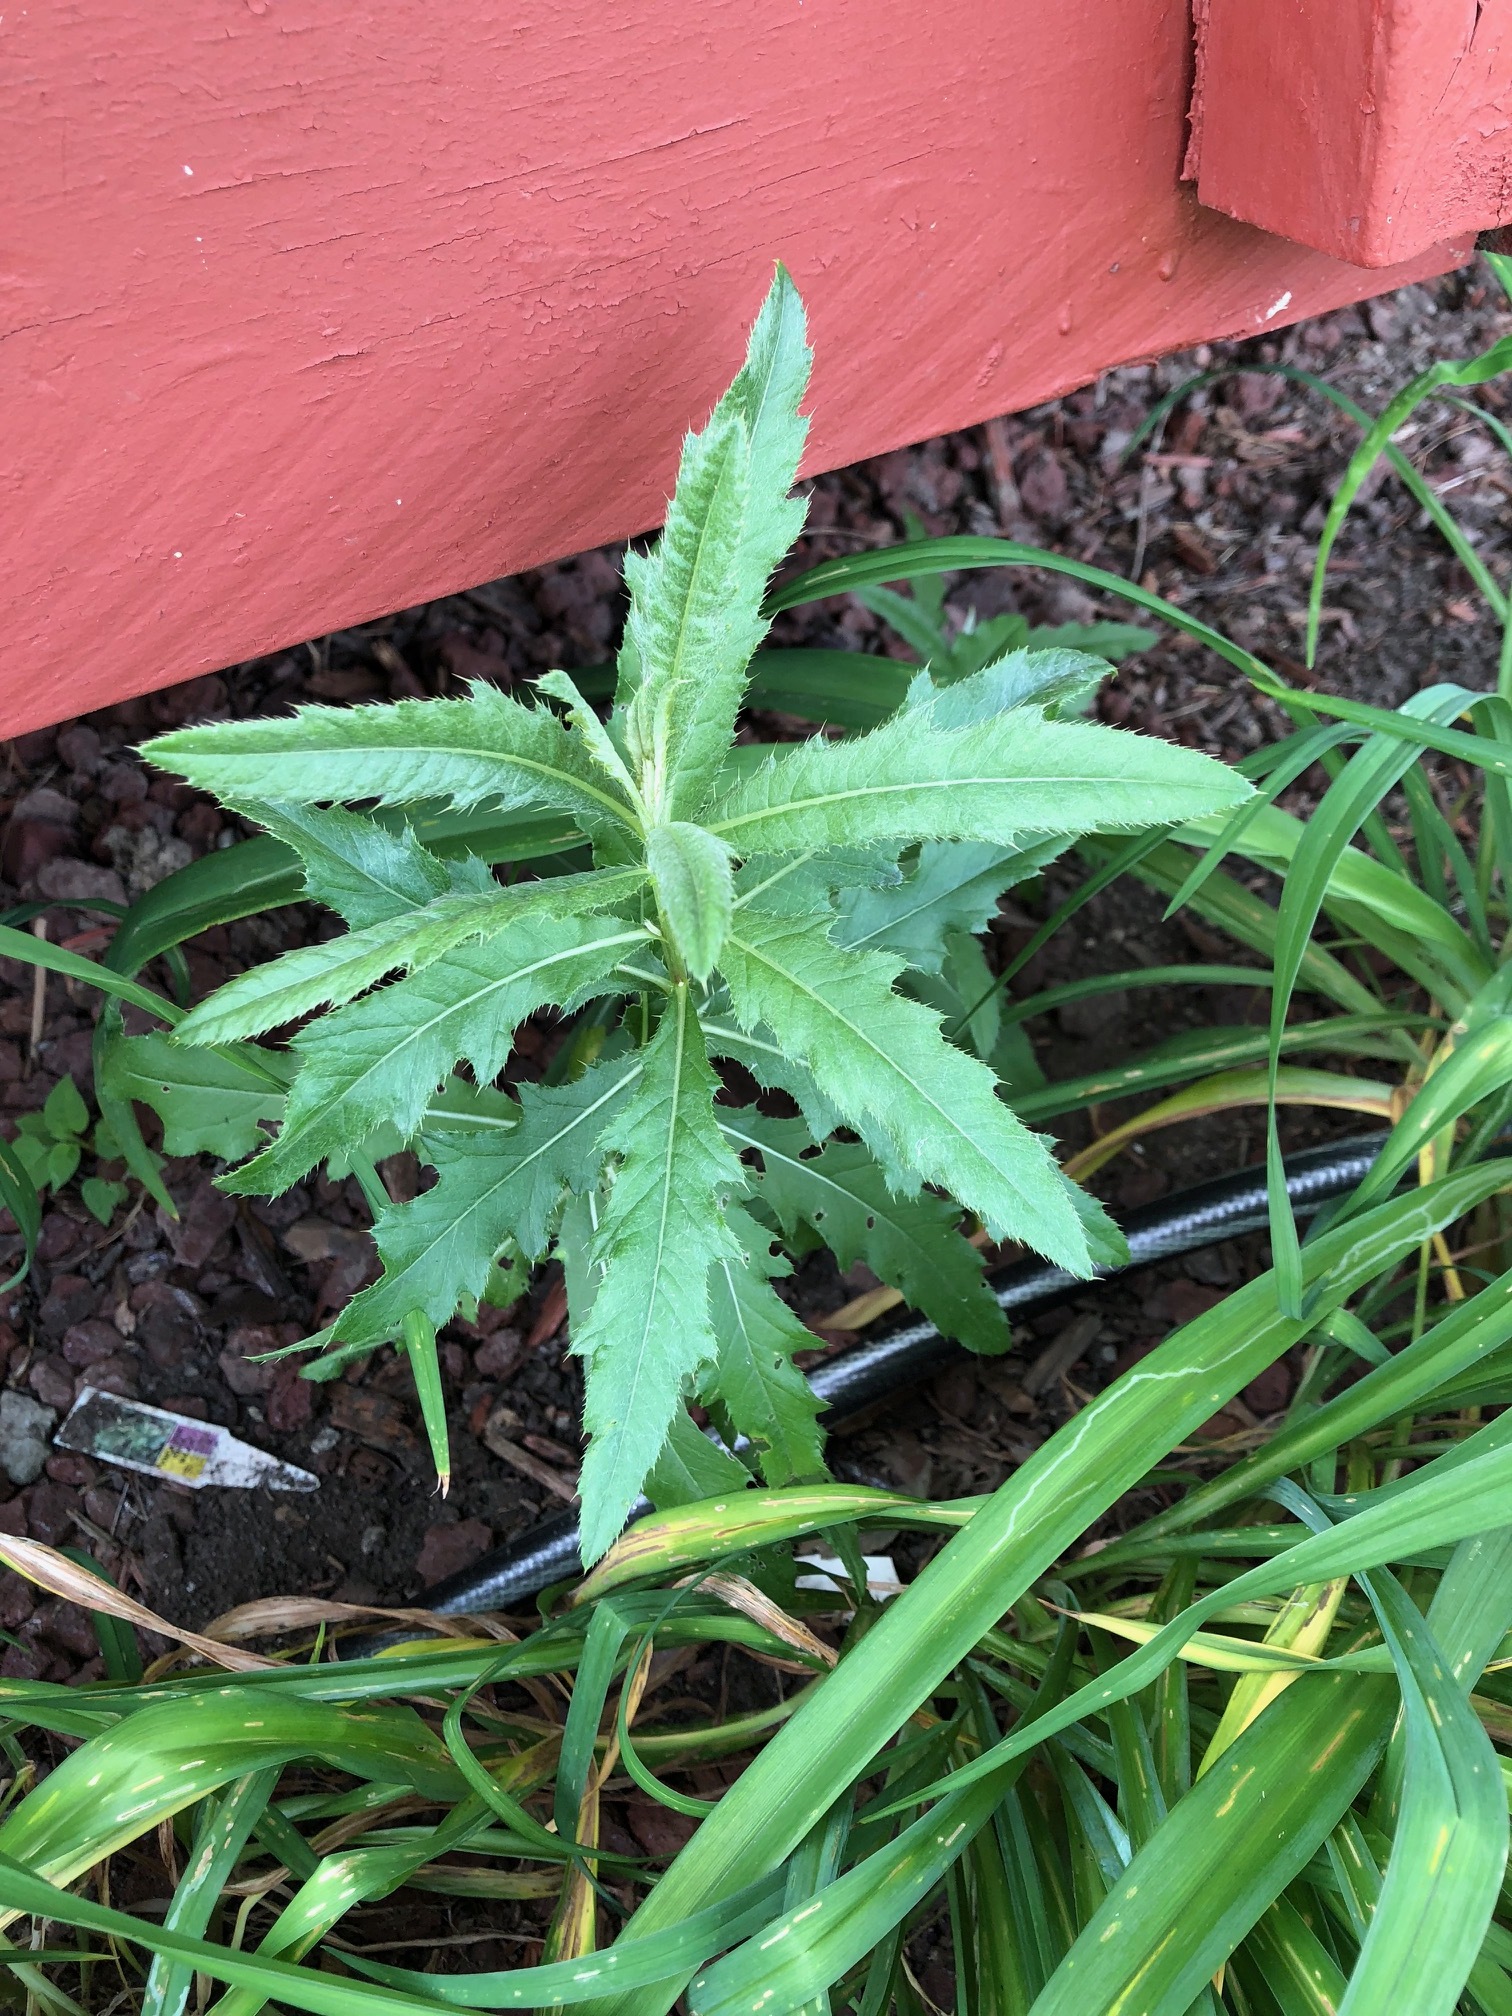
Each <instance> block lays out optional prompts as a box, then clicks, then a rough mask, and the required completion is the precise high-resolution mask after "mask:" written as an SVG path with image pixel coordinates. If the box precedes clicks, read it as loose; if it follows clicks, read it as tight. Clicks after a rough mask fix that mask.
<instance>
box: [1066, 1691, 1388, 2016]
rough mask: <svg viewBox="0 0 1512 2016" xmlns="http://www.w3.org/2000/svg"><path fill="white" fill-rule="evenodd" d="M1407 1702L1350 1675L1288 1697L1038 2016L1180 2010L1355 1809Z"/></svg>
mask: <svg viewBox="0 0 1512 2016" xmlns="http://www.w3.org/2000/svg"><path fill="white" fill-rule="evenodd" d="M1393 1695H1394V1690H1393V1689H1392V1687H1391V1685H1390V1683H1389V1682H1387V1681H1383V1680H1365V1679H1357V1678H1354V1677H1352V1676H1347V1675H1331V1676H1328V1677H1326V1678H1319V1679H1316V1680H1307V1681H1302V1682H1299V1683H1298V1684H1297V1685H1296V1686H1294V1687H1291V1688H1289V1689H1288V1690H1287V1691H1286V1693H1284V1694H1283V1695H1281V1697H1280V1698H1279V1700H1278V1701H1277V1702H1276V1703H1274V1704H1273V1706H1272V1707H1271V1709H1270V1710H1269V1711H1268V1712H1267V1713H1266V1715H1265V1716H1263V1717H1262V1718H1261V1720H1260V1721H1258V1722H1256V1723H1254V1724H1252V1725H1251V1727H1250V1728H1249V1729H1247V1730H1246V1731H1245V1732H1244V1734H1243V1735H1242V1736H1241V1737H1240V1738H1239V1740H1238V1741H1237V1742H1236V1743H1235V1744H1234V1745H1233V1746H1232V1747H1231V1748H1230V1749H1229V1750H1227V1751H1226V1752H1225V1753H1224V1755H1223V1757H1222V1758H1221V1759H1220V1761H1219V1762H1218V1763H1217V1764H1216V1765H1215V1766H1214V1767H1213V1769H1212V1770H1211V1771H1209V1772H1208V1773H1207V1774H1206V1776H1204V1777H1203V1778H1201V1779H1200V1780H1199V1781H1198V1783H1197V1784H1196V1786H1194V1788H1193V1789H1192V1791H1190V1792H1189V1793H1188V1794H1187V1796H1186V1797H1185V1798H1184V1799H1183V1800H1182V1801H1181V1802H1180V1804H1179V1805H1178V1806H1176V1807H1175V1809H1174V1810H1173V1811H1172V1813H1171V1815H1170V1817H1169V1819H1168V1820H1167V1821H1166V1822H1165V1824H1164V1825H1163V1826H1161V1827H1160V1828H1159V1829H1158V1830H1157V1832H1156V1833H1155V1834H1154V1836H1153V1837H1152V1839H1151V1841H1150V1843H1149V1845H1148V1846H1147V1847H1145V1848H1144V1849H1143V1850H1142V1851H1141V1852H1140V1853H1139V1854H1138V1855H1136V1856H1135V1858H1134V1860H1133V1861H1132V1862H1131V1863H1130V1865H1129V1868H1128V1871H1127V1873H1126V1874H1125V1876H1124V1877H1123V1879H1122V1880H1121V1882H1120V1883H1119V1884H1117V1885H1116V1886H1115V1888H1114V1889H1113V1890H1111V1891H1110V1892H1109V1895H1108V1898H1107V1901H1106V1902H1105V1903H1104V1904H1103V1906H1102V1908H1101V1909H1100V1910H1099V1911H1098V1913H1097V1915H1096V1916H1095V1917H1094V1918H1093V1919H1092V1920H1091V1922H1090V1923H1089V1924H1088V1925H1087V1926H1086V1927H1085V1928H1084V1929H1083V1930H1082V1932H1081V1935H1080V1937H1079V1938H1078V1940H1077V1942H1076V1944H1075V1945H1074V1946H1073V1947H1072V1949H1071V1951H1070V1952H1069V1953H1068V1954H1067V1955H1066V1957H1065V1959H1064V1960H1063V1961H1062V1962H1061V1964H1060V1966H1059V1968H1058V1969H1057V1970H1056V1973H1055V1974H1054V1976H1053V1977H1052V1979H1051V1980H1050V1982H1049V1984H1048V1986H1047V1987H1046V1989H1045V1992H1044V1994H1043V1995H1042V1996H1041V1997H1040V1998H1039V2000H1038V2001H1037V2002H1036V2004H1035V2009H1034V2016H1088V2012H1089V2011H1091V2010H1094V2009H1095V2010H1114V2009H1117V2010H1120V2011H1128V2012H1129V2016H1133V2012H1134V2011H1136V2010H1138V2011H1140V2012H1142V2016H1156V2012H1159V2016H1180V2012H1181V2011H1183V2010H1185V2009H1186V2008H1187V2007H1188V2006H1189V2005H1190V2003H1191V2001H1192V1999H1193V1998H1194V1996H1196V1995H1197V1994H1198V1992H1199V1991H1200V1989H1201V1987H1202V1984H1203V1983H1204V1982H1205V1981H1206V1980H1208V1979H1210V1978H1211V1976H1212V1974H1213V1973H1214V1971H1215V1970H1216V1969H1217V1967H1218V1966H1219V1965H1220V1964H1221V1963H1222V1962H1223V1961H1224V1960H1226V1959H1227V1958H1228V1956H1229V1954H1230V1953H1231V1952H1232V1951H1233V1950H1234V1948H1235V1946H1237V1945H1238V1944H1239V1942H1240V1940H1241V1939H1243V1938H1244V1936H1245V1934H1246V1933H1247V1932H1248V1931H1249V1930H1250V1928H1251V1926H1252V1925H1254V1923H1255V1921H1256V1920H1257V1919H1258V1918H1259V1916H1260V1915H1261V1913H1262V1912H1263V1911H1264V1910H1265V1909H1266V1907H1267V1906H1268V1905H1269V1904H1270V1903H1271V1902H1272V1900H1273V1899H1274V1898H1275V1897H1277V1896H1278V1895H1279V1894H1280V1893H1281V1891H1282V1890H1284V1889H1285V1887H1286V1885H1287V1884H1288V1883H1290V1882H1291V1881H1292V1879H1293V1878H1294V1877H1295V1876H1297V1875H1298V1874H1299V1873H1300V1871H1301V1870H1302V1869H1303V1868H1304V1867H1305V1866H1306V1864H1307V1862H1308V1861H1309V1860H1310V1859H1311V1857H1312V1855H1313V1853H1314V1852H1315V1850H1316V1849H1318V1848H1319V1847H1321V1845H1322V1843H1323V1842H1324V1840H1325V1839H1326V1838H1327V1836H1328V1834H1329V1833H1330V1832H1331V1831H1332V1829H1333V1827H1334V1826H1335V1824H1336V1823H1337V1821H1338V1819H1339V1817H1340V1816H1341V1814H1343V1813H1344V1812H1345V1811H1346V1810H1347V1809H1348V1806H1349V1803H1350V1801H1351V1800H1352V1799H1353V1798H1354V1796H1355V1794H1356V1793H1357V1792H1358V1791H1359V1789H1360V1786H1361V1785H1362V1784H1363V1783H1364V1781H1365V1778H1366V1776H1367V1774H1368V1772H1369V1770H1370V1768H1371V1766H1372V1764H1373V1763H1374V1762H1375V1759H1376V1757H1377V1756H1378V1755H1379V1753H1380V1750H1381V1747H1382V1745H1383V1744H1384V1742H1385V1740H1386V1736H1387V1733H1388V1731H1389V1729H1390V1726H1391V1715H1392V1711H1393V1708H1394V1706H1395V1703H1394V1699H1393Z"/></svg>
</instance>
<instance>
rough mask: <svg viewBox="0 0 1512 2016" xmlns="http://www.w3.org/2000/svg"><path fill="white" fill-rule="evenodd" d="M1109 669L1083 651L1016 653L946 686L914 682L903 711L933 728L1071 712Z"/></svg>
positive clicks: (934, 681)
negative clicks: (1019, 714) (1028, 711)
mask: <svg viewBox="0 0 1512 2016" xmlns="http://www.w3.org/2000/svg"><path fill="white" fill-rule="evenodd" d="M1147 634H1148V633H1147ZM1151 641H1152V642H1153V639H1152V640H1151ZM931 669H933V668H931ZM1111 669H1112V668H1111V667H1110V666H1109V665H1108V664H1107V663H1106V662H1105V661H1104V660H1103V659H1101V658H1093V657H1090V656H1089V655H1088V654H1087V653H1086V652H1085V651H1064V650H1062V651H1031V650H1024V649H1019V650H1016V651H1009V652H1007V653H1005V655H1004V656H1003V657H1001V658H998V659H996V660H995V661H994V662H993V663H992V664H990V665H983V666H981V667H980V669H978V670H977V671H975V672H972V673H971V674H970V675H969V676H967V677H965V678H958V679H954V680H952V681H950V682H949V683H948V684H942V683H941V682H940V680H939V679H938V677H935V678H931V677H929V676H927V675H926V676H924V677H921V678H918V679H915V680H914V681H913V683H912V685H911V686H910V687H909V689H908V698H907V700H906V701H905V702H904V706H905V708H906V710H907V711H908V713H909V714H910V715H914V716H917V715H919V714H920V713H927V714H928V715H929V718H930V719H931V720H932V721H933V722H934V724H935V726H936V727H938V728H968V727H971V726H973V725H974V724H975V723H976V722H978V721H987V720H990V719H991V718H992V716H993V715H994V714H1001V713H1003V712H1004V711H1005V710H1006V709H1007V708H1009V707H1042V708H1044V709H1045V711H1046V712H1047V713H1051V712H1054V711H1056V710H1057V709H1075V708H1078V707H1080V706H1082V705H1083V704H1085V702H1086V701H1088V700H1090V698H1091V697H1092V695H1093V694H1094V693H1095V692H1096V691H1097V689H1098V687H1099V686H1100V685H1101V684H1102V682H1103V681H1104V679H1106V678H1107V676H1108V673H1109V671H1110V670H1111Z"/></svg>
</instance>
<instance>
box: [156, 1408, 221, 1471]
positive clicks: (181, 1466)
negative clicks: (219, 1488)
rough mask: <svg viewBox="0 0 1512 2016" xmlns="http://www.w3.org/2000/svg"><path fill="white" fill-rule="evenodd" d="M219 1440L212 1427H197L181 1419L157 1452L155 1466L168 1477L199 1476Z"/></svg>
mask: <svg viewBox="0 0 1512 2016" xmlns="http://www.w3.org/2000/svg"><path fill="white" fill-rule="evenodd" d="M219 1440H220V1436H219V1434H218V1432H217V1431H216V1430H215V1429H214V1428H197V1427H193V1426H191V1425H190V1423H189V1422H187V1421H181V1422H179V1424H178V1426H177V1427H176V1428H175V1429H174V1431H173V1433H172V1434H171V1435H170V1436H169V1437H168V1440H167V1441H166V1442H165V1443H164V1445H163V1447H162V1449H161V1450H160V1451H159V1452H158V1459H157V1465H156V1467H157V1468H158V1469H159V1470H163V1471H166V1472H167V1474H168V1475H169V1476H170V1477H199V1476H201V1475H203V1473H204V1469H205V1465H206V1464H207V1463H208V1462H209V1461H210V1458H211V1457H212V1456H213V1455H214V1454H215V1445H216V1443H217V1442H218V1441H219Z"/></svg>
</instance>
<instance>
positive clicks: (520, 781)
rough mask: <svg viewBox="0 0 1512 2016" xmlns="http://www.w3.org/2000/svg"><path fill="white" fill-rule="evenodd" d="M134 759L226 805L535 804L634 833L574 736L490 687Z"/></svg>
mask: <svg viewBox="0 0 1512 2016" xmlns="http://www.w3.org/2000/svg"><path fill="white" fill-rule="evenodd" d="M143 754H144V755H145V756H147V757H148V758H149V759H150V761H152V762H153V763H156V764H157V765H158V766H159V767H160V768H162V769H164V770H171V771H173V772H175V774H176V775H178V776H180V777H185V778H187V779H188V780H189V781H190V783H192V784H196V785H198V786H199V787H200V789H201V790H205V791H213V792H215V794H216V795H217V797H219V798H221V799H222V800H224V801H226V802H227V803H230V804H235V805H243V804H246V803H248V802H249V801H269V800H271V801H276V802H279V803H281V804H284V805H289V804H300V805H321V804H332V803H339V802H342V801H349V800H355V799H371V798H376V799H377V800H378V801H379V802H380V803H382V804H385V805H413V804H418V803H420V802H422V801H425V800H435V801H438V802H440V803H443V804H450V805H456V806H468V805H481V804H491V805H497V806H500V807H512V806H519V805H531V804H540V805H551V806H555V807H558V808H559V809H560V810H562V811H564V812H571V813H574V814H580V815H582V816H583V817H584V818H586V819H589V820H593V821H600V820H602V819H604V818H605V817H608V818H610V819H613V820H615V821H617V822H619V823H620V824H622V825H625V826H627V827H633V826H634V824H635V820H634V815H633V814H632V812H631V810H630V808H629V806H628V805H627V804H626V802H625V798H624V795H623V793H622V792H620V791H618V790H616V789H615V788H614V787H613V786H612V785H611V784H610V782H609V781H608V779H606V778H605V776H604V774H603V772H602V771H601V770H600V769H599V767H598V765H597V764H596V763H595V762H594V761H593V759H592V756H591V755H590V753H589V751H588V750H587V749H586V748H585V747H584V746H583V741H582V738H581V736H574V735H572V734H569V732H568V731H567V729H566V728H564V727H563V726H562V723H561V722H560V721H559V720H558V719H557V717H556V716H555V715H554V714H553V713H552V712H551V710H550V708H548V707H524V706H521V704H520V703H519V701H517V700H511V699H509V698H508V697H507V696H506V695H505V694H503V693H500V692H499V691H498V690H497V688H495V687H493V686H484V685H475V686H474V687H473V688H472V690H471V692H470V693H469V694H468V696H467V698H466V699H465V700H400V701H397V702H395V703H394V704H393V705H383V704H378V703H374V704H369V705H364V706H360V707H300V708H297V709H296V710H295V712H294V713H293V714H291V715H287V716H282V717H280V718H278V719H276V720H271V721H218V722H215V723H214V724H212V725H211V726H209V727H205V728H176V729H174V730H173V731H172V732H171V733H170V734H167V735H159V736H156V737H155V738H154V739H153V740H152V741H151V742H149V743H147V744H146V745H145V747H144V749H143ZM279 837H280V838H284V837H285V836H284V835H283V834H280V836H279Z"/></svg>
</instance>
